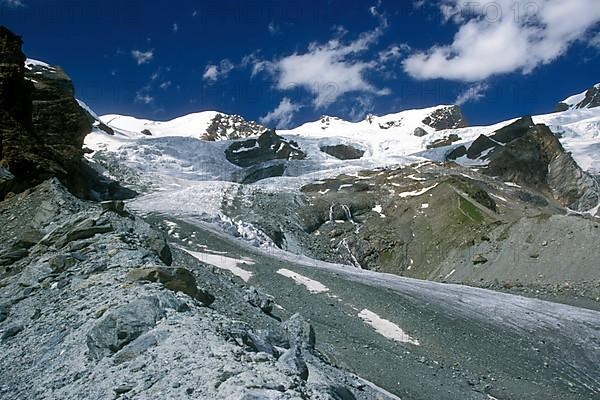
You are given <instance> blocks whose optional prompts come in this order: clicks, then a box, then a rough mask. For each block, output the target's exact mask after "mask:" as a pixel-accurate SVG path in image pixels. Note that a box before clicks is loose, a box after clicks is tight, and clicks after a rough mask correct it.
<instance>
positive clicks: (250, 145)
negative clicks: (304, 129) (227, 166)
mask: <svg viewBox="0 0 600 400" xmlns="http://www.w3.org/2000/svg"><path fill="white" fill-rule="evenodd" d="M225 156H226V157H227V160H228V161H229V162H231V163H232V164H235V165H238V166H240V167H250V166H253V165H258V164H261V163H264V162H267V161H272V160H303V159H304V158H305V157H306V155H305V154H304V152H302V150H301V149H300V148H299V147H298V144H297V143H296V142H294V141H288V140H286V139H284V138H282V137H281V136H278V135H277V134H276V133H275V131H274V130H267V131H265V132H264V133H263V134H262V135H260V136H259V137H258V139H248V140H244V141H241V142H235V143H233V144H232V145H231V146H229V147H228V148H227V149H226V150H225Z"/></svg>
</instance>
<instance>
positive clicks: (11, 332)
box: [1, 325, 23, 341]
mask: <svg viewBox="0 0 600 400" xmlns="http://www.w3.org/2000/svg"><path fill="white" fill-rule="evenodd" d="M22 331H23V326H22V325H13V326H11V327H9V328H8V329H7V330H6V331H4V333H3V334H2V338H1V339H2V340H3V341H4V340H7V339H10V338H13V337H15V336H17V335H18V334H19V333H21V332H22Z"/></svg>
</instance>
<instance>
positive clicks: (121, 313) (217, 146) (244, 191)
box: [0, 28, 600, 400]
mask: <svg viewBox="0 0 600 400" xmlns="http://www.w3.org/2000/svg"><path fill="white" fill-rule="evenodd" d="M21 44H22V41H21V38H19V37H18V36H16V35H14V34H13V33H11V32H10V31H8V30H6V29H5V28H0V53H1V55H2V60H3V61H2V62H0V116H1V117H2V119H1V121H0V156H1V157H0V158H1V163H0V195H1V196H0V225H1V226H3V229H2V230H0V244H1V247H0V353H1V354H2V355H3V356H2V357H1V358H0V398H2V399H4V398H6V399H22V398H33V399H55V398H76V399H77V398H80V399H87V398H98V399H104V398H106V399H115V398H120V399H136V398H139V399H146V398H150V399H155V398H160V399H163V398H164V399H187V398H197V399H228V400H235V399H239V400H251V399H277V400H285V399H323V400H326V399H331V400H353V399H359V400H360V399H366V400H369V399H373V400H382V399H398V398H402V399H409V400H412V399H414V400H417V399H418V400H425V399H461V400H471V399H472V400H489V399H517V398H518V399H547V398H560V399H561V400H562V399H565V400H571V399H573V400H588V399H591V398H595V397H597V396H598V395H599V394H600V376H599V375H598V373H597V365H598V362H600V352H599V351H598V349H599V348H600V347H599V346H600V345H599V338H600V336H599V332H600V317H599V314H598V312H599V310H600V270H599V269H598V265H597V260H598V259H599V258H600V250H599V247H598V246H597V243H598V240H599V239H600V227H599V226H600V221H599V219H598V218H600V215H599V208H600V190H599V185H598V184H599V182H600V181H599V174H600V159H599V158H598V157H597V152H596V150H597V148H598V145H599V141H598V137H597V134H596V133H597V129H598V127H600V114H597V109H595V108H594V107H595V97H596V95H595V92H594V90H592V89H590V90H589V91H587V92H586V93H584V94H581V95H576V96H572V97H571V98H569V99H566V100H565V101H564V102H563V103H564V104H565V105H567V108H566V111H563V112H559V113H556V114H549V115H544V116H531V117H529V116H526V117H522V118H518V119H514V120H511V121H506V122H501V123H498V124H496V125H493V126H489V127H467V124H466V121H465V118H464V116H463V114H462V112H461V110H460V108H459V107H458V106H436V107H431V108H427V109H421V110H406V111H403V112H399V113H395V114H389V115H385V116H375V115H369V116H368V117H367V118H366V119H365V120H364V121H359V122H355V123H354V122H349V121H344V120H342V119H340V118H336V117H329V116H323V117H322V118H321V119H319V120H318V121H314V122H308V123H306V124H304V125H302V126H300V127H297V128H295V129H292V130H288V131H278V132H276V131H275V130H270V129H266V128H265V127H263V126H261V125H260V124H257V123H254V122H251V121H246V120H244V119H243V118H242V117H241V116H237V115H226V114H223V113H219V112H214V111H205V112H200V113H196V114H189V115H186V116H183V117H180V118H176V119H174V120H171V121H165V122H161V121H150V120H141V119H137V118H134V117H128V116H121V115H105V116H98V115H96V114H95V113H94V111H93V110H92V109H90V108H89V107H88V106H87V105H85V104H84V103H83V102H81V101H79V100H77V99H75V98H74V89H73V85H72V83H71V81H70V79H69V78H68V76H67V75H66V74H65V72H64V71H62V69H60V68H59V67H57V66H53V65H50V64H46V63H44V62H41V61H35V60H31V59H27V58H26V57H25V56H24V55H23V53H22V51H21ZM118 182H121V183H118ZM122 199H127V202H126V203H125V202H124V201H123V200H122ZM487 289H492V290H487ZM499 292H506V293H499ZM518 295H524V296H525V297H521V296H518ZM531 297H536V298H538V299H531ZM560 303H563V304H560ZM397 396H398V397H397Z"/></svg>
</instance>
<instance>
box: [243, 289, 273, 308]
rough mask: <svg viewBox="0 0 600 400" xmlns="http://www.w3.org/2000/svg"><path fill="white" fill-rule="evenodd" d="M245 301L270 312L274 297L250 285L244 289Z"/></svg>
mask: <svg viewBox="0 0 600 400" xmlns="http://www.w3.org/2000/svg"><path fill="white" fill-rule="evenodd" d="M244 298H245V299H246V301H247V302H248V303H250V304H252V305H253V306H254V307H258V308H260V309H261V310H262V311H263V312H265V313H267V314H271V312H272V311H273V304H274V299H273V297H272V296H269V295H267V294H265V293H263V292H261V291H259V290H258V289H256V288H255V287H250V288H248V289H247V290H246V293H245V295H244Z"/></svg>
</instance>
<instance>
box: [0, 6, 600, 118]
mask: <svg viewBox="0 0 600 400" xmlns="http://www.w3.org/2000/svg"><path fill="white" fill-rule="evenodd" d="M0 10H1V13H0V23H1V24H3V25H6V26H8V28H10V29H12V30H13V31H15V32H16V33H18V34H19V35H22V36H23V38H24V42H25V44H24V50H25V52H26V54H27V55H28V56H29V57H31V58H36V59H40V60H43V61H46V62H49V63H52V64H58V65H60V66H62V67H63V68H64V69H65V70H66V72H67V73H68V74H69V75H70V76H71V77H72V79H73V81H74V83H75V86H76V90H77V96H78V97H79V98H81V99H82V100H84V101H85V102H86V103H88V104H89V105H90V106H91V107H92V108H93V109H94V110H95V111H97V113H99V114H107V113H119V114H128V115H134V116H137V117H143V118H149V119H170V118H173V117H176V116H180V115H183V114H187V113H190V112H196V111H203V110H219V111H223V112H227V113H236V114H241V115H243V116H244V117H246V118H248V119H254V120H260V121H263V122H264V123H266V124H268V125H270V126H279V127H281V128H282V127H286V126H295V125H298V124H300V123H302V122H305V121H308V120H315V119H317V118H318V117H319V116H320V115H323V114H327V115H335V116H340V117H342V118H345V119H350V120H358V119H361V118H364V116H365V114H367V113H375V114H378V115H382V114H387V113H391V112H397V111H401V110H404V109H409V108H421V107H427V106H433V105H437V104H450V103H456V102H458V103H460V104H461V106H462V108H463V110H464V112H465V114H466V116H467V119H468V121H469V122H470V123H471V124H487V123H492V122H496V121H499V120H504V119H507V118H511V117H515V116H518V115H523V114H528V113H531V114H539V113H544V112H549V111H552V110H553V109H554V106H555V105H556V103H557V102H558V101H559V100H561V99H562V98H565V97H567V96H568V95H570V94H574V93H576V92H580V91H583V90H584V89H586V88H588V87H590V86H591V85H593V84H595V83H597V82H600V77H599V76H598V73H597V72H598V71H599V70H600V68H599V67H600V34H599V33H598V32H599V25H598V22H599V21H600V1H598V0H568V1H565V0H535V1H517V0H496V1H491V0H480V1H479V2H478V3H473V2H468V1H467V2H465V1H462V0H437V1H423V0H394V1H389V0H388V1H386V0H373V1H370V2H368V1H362V2H353V1H347V0H344V1H342V0H331V1H326V0H319V1H316V0H315V1H312V0H309V1H306V0H304V1H286V2H280V1H274V0H272V1H268V0H267V1H249V0H248V1H189V0H182V1H176V0H172V1H163V0H156V1H140V0H131V1H129V0H120V1H115V0H106V1H95V0H94V1H77V2H75V1H54V0H37V1H35V0H0Z"/></svg>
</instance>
